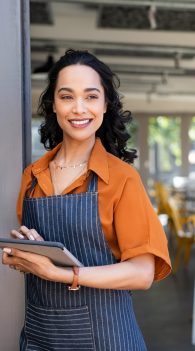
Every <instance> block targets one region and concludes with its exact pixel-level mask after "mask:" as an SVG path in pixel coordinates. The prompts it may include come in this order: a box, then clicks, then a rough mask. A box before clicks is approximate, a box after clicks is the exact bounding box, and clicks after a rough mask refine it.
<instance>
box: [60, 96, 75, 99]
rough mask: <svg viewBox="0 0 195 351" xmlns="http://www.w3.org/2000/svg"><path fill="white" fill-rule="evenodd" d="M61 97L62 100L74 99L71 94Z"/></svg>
mask: <svg viewBox="0 0 195 351" xmlns="http://www.w3.org/2000/svg"><path fill="white" fill-rule="evenodd" d="M60 98H61V99H62V100H72V99H73V97H72V96H71V95H62V96H61V97H60Z"/></svg>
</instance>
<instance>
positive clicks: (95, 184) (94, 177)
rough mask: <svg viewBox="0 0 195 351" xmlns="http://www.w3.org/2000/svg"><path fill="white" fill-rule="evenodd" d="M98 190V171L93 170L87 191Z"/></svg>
mask: <svg viewBox="0 0 195 351" xmlns="http://www.w3.org/2000/svg"><path fill="white" fill-rule="evenodd" d="M97 190H98V176H97V174H96V173H94V172H92V174H91V179H90V181H89V184H88V188H87V192H88V193H96V192H97Z"/></svg>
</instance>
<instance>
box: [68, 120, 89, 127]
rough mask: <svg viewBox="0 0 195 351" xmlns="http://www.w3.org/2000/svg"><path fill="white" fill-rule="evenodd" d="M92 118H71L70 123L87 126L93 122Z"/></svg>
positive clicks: (76, 125) (75, 125)
mask: <svg viewBox="0 0 195 351" xmlns="http://www.w3.org/2000/svg"><path fill="white" fill-rule="evenodd" d="M91 121H92V119H82V120H78V119H77V120H76V119H72V120H69V122H70V124H71V125H72V126H74V127H85V126H87V125H89V124H90V123H91Z"/></svg>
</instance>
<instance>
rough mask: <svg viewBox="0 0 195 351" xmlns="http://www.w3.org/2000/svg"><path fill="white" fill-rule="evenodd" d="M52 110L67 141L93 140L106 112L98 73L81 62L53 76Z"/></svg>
mask: <svg viewBox="0 0 195 351" xmlns="http://www.w3.org/2000/svg"><path fill="white" fill-rule="evenodd" d="M53 111H54V112H55V113H56V116H57V121H58V124H59V126H60V128H61V129H62V131H63V135H64V138H65V139H66V140H67V141H68V139H69V140H75V141H85V140H87V139H90V140H91V139H95V133H96V131H97V129H98V128H99V127H100V126H101V124H102V121H103V115H104V113H105V112H106V101H105V94H104V88H103V86H102V84H101V81H100V76H99V74H98V73H97V72H96V71H95V70H94V69H92V68H91V67H89V66H85V65H79V64H78V65H71V66H68V67H65V68H63V69H62V70H61V71H60V72H59V75H58V79H57V84H56V88H55V92H54V103H53Z"/></svg>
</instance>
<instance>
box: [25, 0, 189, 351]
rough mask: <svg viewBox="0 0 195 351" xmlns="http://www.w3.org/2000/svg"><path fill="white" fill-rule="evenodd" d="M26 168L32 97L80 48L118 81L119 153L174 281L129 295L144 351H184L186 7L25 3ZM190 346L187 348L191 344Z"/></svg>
mask: <svg viewBox="0 0 195 351" xmlns="http://www.w3.org/2000/svg"><path fill="white" fill-rule="evenodd" d="M30 23H31V69H32V76H31V77H32V83H31V84H32V160H33V161H34V160H35V159H37V158H38V157H40V156H41V155H42V154H43V153H44V149H43V147H42V146H41V144H40V142H39V134H38V128H39V125H40V123H41V118H40V117H38V115H37V105H38V98H39V96H40V94H41V92H42V91H43V89H44V87H45V86H46V82H47V74H48V71H49V70H50V68H51V67H52V65H53V63H54V62H55V61H56V60H57V59H58V58H59V56H60V55H63V53H64V52H65V50H66V49H68V48H74V49H77V48H78V49H88V50H90V51H91V52H92V53H94V54H95V55H97V56H98V57H99V58H100V59H101V60H103V61H104V62H106V63H107V64H108V65H109V66H111V68H112V69H113V70H114V72H115V73H117V74H118V76H119V78H120V81H121V86H120V93H121V95H122V96H123V99H124V104H125V107H126V108H127V109H130V110H131V111H132V115H133V123H132V124H131V126H130V127H129V128H130V131H131V134H132V138H131V139H130V140H129V147H134V148H136V149H137V150H138V153H139V158H138V160H137V161H136V163H135V167H136V168H137V169H138V170H139V172H140V174H141V177H142V179H143V182H144V184H145V186H146V188H147V190H148V193H149V195H150V197H151V200H152V202H153V204H154V206H155V208H156V210H157V211H158V214H159V217H160V219H161V221H162V224H163V225H164V227H165V231H166V234H167V239H168V242H169V246H170V251H171V255H172V258H173V268H174V274H173V275H172V276H171V277H169V278H168V279H167V280H165V281H164V282H162V283H160V284H158V285H155V286H154V288H153V289H152V290H151V291H149V292H144V295H143V294H142V293H138V294H135V305H136V309H137V314H138V319H139V320H140V324H141V326H142V329H143V333H144V335H145V338H146V341H147V343H148V348H149V350H150V351H176V350H177V351H190V350H194V349H195V348H194V346H192V337H193V338H194V339H195V336H192V326H193V323H192V322H193V281H194V273H195V269H194V262H195V252H194V247H193V246H194V233H195V230H194V223H195V220H194V215H195V1H192V0H191V1H188V0H185V1H180V0H164V1H163V0H161V1H160V0H159V1H155V0H154V1H146V0H140V1H139V0H137V1H136V0H112V1H110V0H93V1H92V0H91V1H90V0H69V1H63V0H61V1H60V0H56V1H39V0H32V1H30ZM193 341H194V343H195V340H193Z"/></svg>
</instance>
